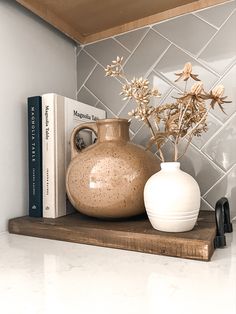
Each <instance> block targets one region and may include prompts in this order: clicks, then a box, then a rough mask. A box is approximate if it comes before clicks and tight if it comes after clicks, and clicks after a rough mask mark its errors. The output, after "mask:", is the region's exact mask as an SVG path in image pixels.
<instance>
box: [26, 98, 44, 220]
mask: <svg viewBox="0 0 236 314" xmlns="http://www.w3.org/2000/svg"><path fill="white" fill-rule="evenodd" d="M27 106H28V170H29V209H28V212H29V216H31V217H42V149H41V148H42V146H41V140H42V139H41V135H42V129H41V128H42V116H41V97H40V96H34V97H29V98H28V99H27Z"/></svg>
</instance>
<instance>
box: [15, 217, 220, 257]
mask: <svg viewBox="0 0 236 314" xmlns="http://www.w3.org/2000/svg"><path fill="white" fill-rule="evenodd" d="M9 232H10V233H14V234H21V235H28V236H33V237H40V238H46V239H54V240H61V241H68V242H75V243H81V244H90V245H97V246H103V247H110V248H117V249H125V250H131V251H137V252H143V253H152V254H160V255H167V256H175V257H182V258H189V259H197V260H203V261H209V260H210V259H211V256H212V254H213V252H214V238H215V234H216V226H215V217H214V212H212V211H200V214H199V218H198V222H197V224H196V226H195V227H194V229H193V230H192V231H189V232H182V233H167V232H160V231H157V230H155V229H153V228H152V226H151V224H150V222H149V220H148V218H147V217H146V216H140V217H136V218H132V219H129V220H123V221H122V220H120V221H102V220H98V219H94V218H90V217H87V216H84V215H81V214H79V213H74V214H71V215H68V216H64V217H60V218H57V219H49V218H32V217H28V216H24V217H19V218H13V219H10V220H9Z"/></svg>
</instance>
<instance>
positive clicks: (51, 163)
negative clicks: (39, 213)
mask: <svg viewBox="0 0 236 314" xmlns="http://www.w3.org/2000/svg"><path fill="white" fill-rule="evenodd" d="M54 102H55V99H54V95H53V94H49V95H45V96H43V97H42V144H43V145H42V147H43V217H45V218H56V194H55V193H56V186H55V184H56V178H55V174H56V171H55V170H56V169H55V104H54Z"/></svg>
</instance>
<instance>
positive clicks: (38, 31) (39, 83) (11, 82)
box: [0, 0, 76, 232]
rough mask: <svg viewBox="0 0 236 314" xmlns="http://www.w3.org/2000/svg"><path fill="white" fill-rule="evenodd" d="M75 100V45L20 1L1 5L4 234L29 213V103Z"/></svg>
mask: <svg viewBox="0 0 236 314" xmlns="http://www.w3.org/2000/svg"><path fill="white" fill-rule="evenodd" d="M47 92H56V93H59V94H63V95H65V96H68V97H71V98H75V95H76V54H75V44H74V43H73V42H72V41H71V40H69V39H68V38H66V37H65V36H64V35H62V34H60V33H59V32H58V31H55V30H54V29H53V28H52V27H50V26H48V24H46V23H44V22H43V21H42V20H41V19H39V18H37V17H36V16H34V15H33V14H31V13H29V12H28V11H27V10H25V9H23V8H22V7H21V6H20V5H18V4H17V3H16V2H15V1H11V0H10V1H4V0H1V1H0V104H1V114H0V149H1V154H0V198H1V210H0V232H1V231H4V230H6V228H7V221H8V219H9V218H11V217H16V216H22V215H25V214H26V213H27V206H28V205H27V204H28V199H27V198H28V188H27V184H28V172H27V111H26V98H27V97H28V96H32V95H40V94H43V93H47Z"/></svg>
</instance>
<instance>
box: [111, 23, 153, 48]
mask: <svg viewBox="0 0 236 314" xmlns="http://www.w3.org/2000/svg"><path fill="white" fill-rule="evenodd" d="M148 29H149V28H148V27H144V28H140V29H138V30H135V31H132V32H129V33H126V34H124V35H119V36H116V37H115V38H116V40H118V41H119V42H120V43H121V44H122V45H123V46H125V47H126V48H127V49H129V51H130V52H131V51H133V50H134V49H135V48H136V47H137V45H138V43H139V42H140V40H141V39H142V37H143V36H144V35H145V34H146V33H147V31H148Z"/></svg>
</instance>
